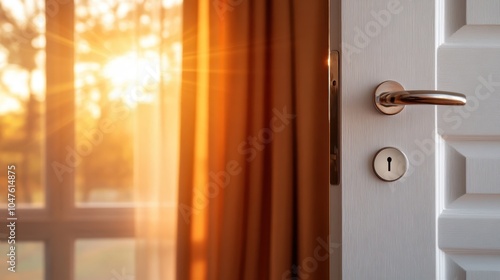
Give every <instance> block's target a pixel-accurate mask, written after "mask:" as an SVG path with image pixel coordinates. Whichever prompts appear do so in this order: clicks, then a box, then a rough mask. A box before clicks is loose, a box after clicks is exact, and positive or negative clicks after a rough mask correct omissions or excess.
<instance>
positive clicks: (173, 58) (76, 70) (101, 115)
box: [0, 0, 181, 280]
mask: <svg viewBox="0 0 500 280" xmlns="http://www.w3.org/2000/svg"><path fill="white" fill-rule="evenodd" d="M0 13H1V17H0V30H1V31H0V65H1V68H0V127H1V129H0V168H1V169H0V180H1V182H2V183H0V186H2V189H1V190H0V195H1V197H2V199H1V200H0V205H1V206H2V209H5V206H6V204H7V189H6V188H3V186H5V182H7V169H6V166H7V165H11V164H13V165H15V166H16V176H17V178H16V182H17V186H16V193H15V195H16V217H18V218H19V219H18V221H17V223H18V224H22V226H19V227H17V228H16V244H19V245H18V248H17V249H18V250H19V252H28V253H26V254H23V255H24V257H23V258H22V259H18V260H17V261H18V263H19V264H22V267H23V268H22V270H21V269H20V270H19V271H20V273H21V272H22V273H27V274H22V275H26V279H27V278H30V279H47V280H48V279H56V280H58V279H68V280H71V279H82V280H83V279H98V278H99V279H101V278H102V279H122V278H123V275H124V273H125V274H127V275H133V274H134V232H135V228H134V226H135V225H134V207H135V206H136V205H137V203H138V202H141V201H137V195H136V192H137V191H138V190H139V189H140V185H141V184H162V183H165V184H167V185H168V182H164V181H165V180H170V178H165V175H163V176H156V175H154V174H159V173H161V170H162V168H164V169H165V170H174V169H172V168H169V167H168V166H161V165H158V164H156V163H159V162H160V163H161V161H158V160H157V159H156V158H157V157H158V155H157V151H155V148H157V147H160V146H161V145H164V144H165V145H175V144H176V141H178V140H177V136H178V135H176V134H175V133H173V134H172V135H163V134H162V133H161V130H157V129H155V128H158V127H163V128H165V127H167V126H171V127H168V128H169V129H172V131H178V127H176V126H178V122H176V121H170V122H168V123H167V122H165V121H164V120H165V119H168V120H173V119H175V118H177V117H178V103H179V90H180V65H181V61H180V59H181V1H180V0H163V1H155V0H142V1H135V0H134V1H132V0H130V1H129V0H127V1H121V0H73V1H72V0H50V1H44V0H0ZM167 106H168V108H169V110H166V107H167ZM172 164H174V163H172ZM151 174H153V175H152V176H150V175H151ZM167 176H168V175H167ZM162 180H163V181H162ZM170 185H172V184H170ZM170 199H172V201H173V200H174V199H175V197H172V198H170ZM167 200H168V199H167ZM168 202H169V201H167V203H168ZM0 217H2V220H3V221H5V220H6V218H7V217H6V213H5V211H2V213H1V214H0ZM0 238H2V236H0ZM2 240H3V238H2ZM5 246H7V245H6V244H5V243H0V248H1V249H2V252H3V251H4V248H5ZM2 255H3V256H5V254H3V253H2ZM96 256H99V258H103V259H102V261H99V258H97V259H96ZM6 273H8V272H7V271H6V270H2V271H0V278H2V279H3V278H4V277H3V276H4V275H7V274H6ZM30 273H31V274H30ZM103 274H104V275H103ZM33 275H34V276H33ZM40 275H44V277H40ZM28 276H29V277H28ZM16 277H21V278H19V279H24V278H23V277H24V276H21V274H16ZM120 277H122V278H120Z"/></svg>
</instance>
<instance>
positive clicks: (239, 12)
mask: <svg viewBox="0 0 500 280" xmlns="http://www.w3.org/2000/svg"><path fill="white" fill-rule="evenodd" d="M328 12H329V9H328V0H321V1H298V0H297V1H293V0H292V1H285V0H276V1H266V0H254V1H244V0H228V1H218V0H217V1H205V0H199V1H198V0H185V1H184V12H183V22H184V27H183V29H184V30H183V74H182V94H181V140H180V141H181V148H180V165H179V166H180V173H179V201H178V207H179V214H178V233H177V279H181V280H182V279H194V280H198V279H214V280H215V279H217V280H219V279H222V280H224V279H228V280H229V279H230V280H234V279H297V278H299V279H328V277H329V260H328V256H329V254H330V253H331V251H330V248H329V246H328V245H327V244H328V212H329V210H328V199H329V196H328V189H329V182H328V172H329V171H328V170H329V168H328V163H329V149H328V144H329V141H328V66H327V63H326V60H327V57H328V49H329V47H328Z"/></svg>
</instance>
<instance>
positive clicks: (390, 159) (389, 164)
mask: <svg viewBox="0 0 500 280" xmlns="http://www.w3.org/2000/svg"><path fill="white" fill-rule="evenodd" d="M391 161H392V158H391V157H388V158H387V166H388V170H389V171H391Z"/></svg>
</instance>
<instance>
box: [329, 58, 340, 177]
mask: <svg viewBox="0 0 500 280" xmlns="http://www.w3.org/2000/svg"><path fill="white" fill-rule="evenodd" d="M329 64H330V184H332V185H338V184H340V110H339V109H340V95H339V84H340V79H339V78H340V77H339V52H338V51H331V52H330V62H329Z"/></svg>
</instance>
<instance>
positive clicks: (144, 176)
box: [134, 0, 182, 280]
mask: <svg viewBox="0 0 500 280" xmlns="http://www.w3.org/2000/svg"><path fill="white" fill-rule="evenodd" d="M146 2H147V3H148V4H149V5H151V10H150V12H149V15H148V16H149V18H150V19H151V20H150V22H149V24H150V25H151V26H153V27H155V28H157V29H156V34H157V35H156V36H155V37H152V38H149V40H150V41H153V42H159V43H158V45H157V48H156V49H155V51H156V53H157V55H158V60H156V67H157V68H155V69H158V70H159V75H158V77H159V79H160V87H159V88H158V92H157V93H156V94H155V95H154V96H153V98H154V99H153V100H152V101H153V102H150V103H147V104H146V105H144V106H138V107H137V109H136V114H137V115H136V122H135V131H136V133H135V149H134V151H135V153H134V178H135V180H134V186H135V191H134V194H135V199H136V202H138V206H137V208H136V244H137V250H136V252H137V255H136V276H135V279H147V280H173V279H176V277H175V252H176V244H175V243H176V240H175V239H176V229H177V227H176V224H177V190H178V158H179V131H180V127H179V125H180V122H179V119H180V101H179V100H180V83H181V71H180V68H181V54H182V52H181V48H182V41H181V39H182V38H181V28H182V24H181V20H182V1H181V0H163V1H146ZM139 20H142V18H141V17H140V18H139ZM138 32H139V33H140V30H138ZM139 43H141V42H139ZM140 49H141V48H140V47H139V50H140ZM146 70H147V69H146ZM142 82H144V81H142ZM149 85H151V83H149Z"/></svg>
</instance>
